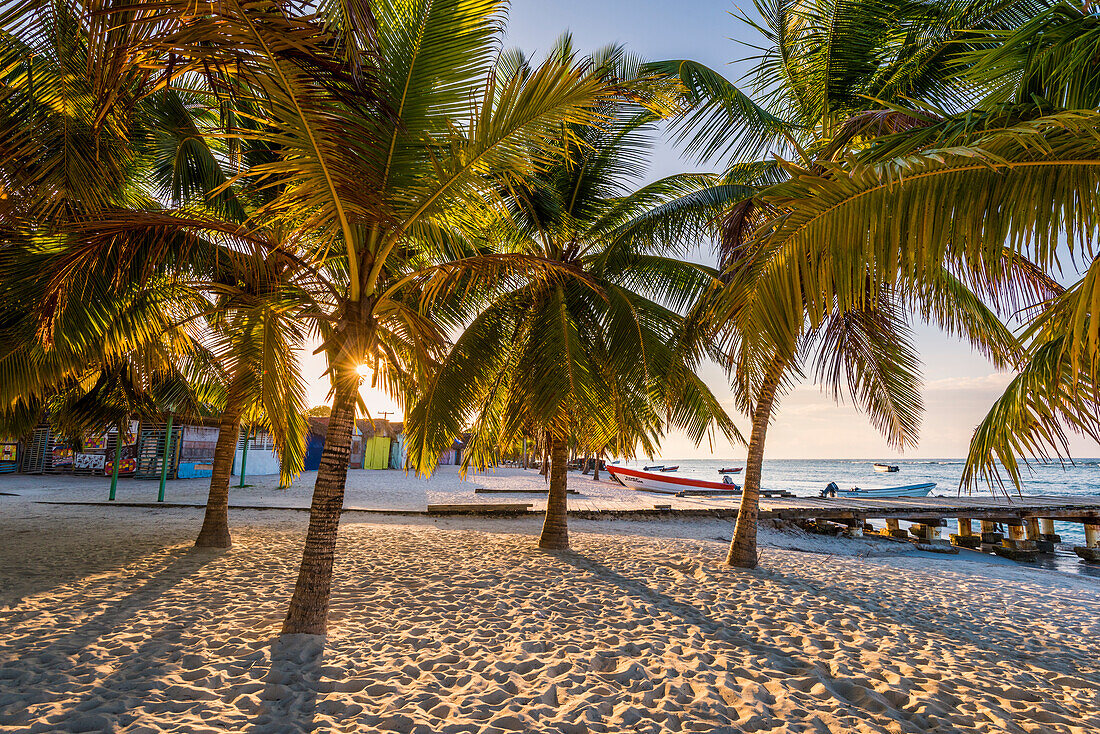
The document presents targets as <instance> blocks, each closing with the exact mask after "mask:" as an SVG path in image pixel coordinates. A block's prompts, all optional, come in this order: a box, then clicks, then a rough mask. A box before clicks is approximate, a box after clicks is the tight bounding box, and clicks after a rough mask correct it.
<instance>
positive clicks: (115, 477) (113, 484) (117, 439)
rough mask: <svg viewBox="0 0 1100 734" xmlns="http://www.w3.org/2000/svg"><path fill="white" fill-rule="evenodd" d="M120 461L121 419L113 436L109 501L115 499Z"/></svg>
mask: <svg viewBox="0 0 1100 734" xmlns="http://www.w3.org/2000/svg"><path fill="white" fill-rule="evenodd" d="M120 461H122V421H119V422H118V434H117V435H116V436H115V464H114V467H112V469H111V496H110V497H108V498H107V499H109V500H110V501H112V502H114V500H115V490H116V489H118V463H119V462H120Z"/></svg>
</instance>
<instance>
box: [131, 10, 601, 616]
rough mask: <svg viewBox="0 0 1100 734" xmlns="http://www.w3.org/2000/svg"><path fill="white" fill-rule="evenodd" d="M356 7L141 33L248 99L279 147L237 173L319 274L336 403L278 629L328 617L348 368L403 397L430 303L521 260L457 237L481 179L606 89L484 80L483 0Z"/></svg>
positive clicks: (348, 421) (562, 73) (352, 381)
mask: <svg viewBox="0 0 1100 734" xmlns="http://www.w3.org/2000/svg"><path fill="white" fill-rule="evenodd" d="M352 5H353V4H351V3H349V4H348V6H347V7H346V8H345V7H344V6H343V5H341V4H337V3H333V4H324V5H323V6H321V8H320V11H319V13H318V14H316V15H311V16H300V15H295V14H293V13H290V12H284V10H285V9H273V8H271V7H270V6H268V5H266V4H262V3H254V2H246V1H241V2H236V1H234V0H231V1H230V2H227V3H225V4H224V5H219V6H216V7H214V8H211V9H208V10H204V13H205V14H204V15H203V16H195V15H194V13H193V7H192V6H191V5H190V4H189V3H186V2H179V3H168V4H164V3H157V4H156V6H155V8H154V7H153V6H150V9H149V12H153V10H155V12H156V15H155V21H154V20H153V19H151V20H150V22H156V23H158V24H160V27H162V28H166V30H165V31H164V32H163V33H161V34H159V35H157V37H156V46H155V47H156V48H157V49H159V51H160V53H161V57H162V58H163V59H165V60H166V61H165V62H163V63H164V65H165V66H167V65H168V61H167V60H170V61H171V63H173V64H175V65H176V69H177V70H189V71H188V73H191V72H194V71H196V70H199V69H204V68H206V67H211V68H218V69H222V70H225V71H226V73H229V74H231V75H232V79H233V82H232V88H231V90H230V91H231V92H232V93H233V94H237V95H239V96H241V97H242V98H244V99H246V100H248V101H249V102H250V103H253V104H256V105H258V106H260V107H262V118H263V124H262V125H261V126H260V129H259V130H257V131H255V132H250V133H249V137H250V138H258V139H262V140H264V141H266V142H267V143H268V144H269V145H270V146H271V147H272V148H273V149H274V150H277V151H278V155H277V156H275V157H273V158H272V159H271V160H269V161H268V162H265V163H262V164H259V165H255V166H252V167H251V168H250V169H249V170H248V171H245V172H244V174H245V175H247V176H254V177H257V178H259V179H261V180H262V181H263V185H277V186H278V187H279V194H278V196H277V197H276V198H275V199H274V200H273V201H272V202H271V203H270V204H268V205H266V206H265V207H264V208H263V211H262V212H260V213H258V214H257V216H258V217H260V216H262V217H266V220H265V221H268V222H270V221H277V222H281V223H284V224H285V226H286V227H287V228H288V231H290V232H293V233H299V234H300V235H301V236H302V237H303V238H307V239H308V240H309V242H310V245H311V247H312V249H311V252H312V253H313V258H312V259H313V264H314V265H315V266H316V267H318V268H319V269H320V267H321V266H324V269H325V271H326V272H329V273H331V274H332V275H331V278H330V280H329V281H328V285H329V286H330V288H329V304H328V305H329V306H330V308H329V309H328V310H327V311H326V312H324V313H323V314H318V315H317V316H318V323H319V328H320V330H321V332H322V336H323V348H324V350H325V352H326V355H327V357H328V362H329V367H330V372H331V375H332V380H333V385H334V390H333V395H334V397H333V405H332V413H331V415H330V422H329V430H328V433H327V436H326V443H325V449H324V452H323V454H322V459H321V466H320V469H319V471H318V475H317V481H316V485H315V488H314V497H313V505H312V507H311V512H310V525H309V530H308V532H307V538H306V543H305V549H304V552H303V558H302V565H301V569H300V572H299V577H298V582H297V584H296V587H295V592H294V595H293V597H292V599H291V604H290V610H289V612H288V615H287V618H286V621H285V622H284V626H283V629H284V631H286V632H308V633H323V632H324V630H325V618H326V615H327V606H328V598H329V590H330V584H331V575H332V564H333V560H334V554H335V545H336V537H337V528H338V523H339V516H340V510H341V507H342V504H343V494H344V481H345V478H346V472H347V457H348V451H349V448H350V442H351V432H352V420H353V417H354V410H355V405H356V403H357V402H358V390H359V380H360V377H359V372H358V368H359V367H360V366H361V365H366V366H368V367H370V368H371V369H372V370H373V372H374V373H375V375H376V377H377V379H378V380H379V381H380V384H381V385H382V386H383V387H384V388H386V389H387V390H389V391H390V392H391V393H393V394H395V395H396V396H398V397H401V396H403V395H404V393H405V392H406V391H408V390H409V389H411V386H412V384H413V383H414V381H415V379H417V378H419V377H421V376H422V375H421V372H422V371H423V370H425V369H428V368H430V366H431V363H432V361H433V355H434V354H437V353H438V352H439V351H440V350H441V349H442V348H443V347H444V346H445V344H446V339H445V336H444V331H443V330H442V329H441V328H440V326H439V324H438V323H437V322H436V321H435V319H434V318H432V317H431V314H430V313H429V311H430V309H429V308H428V304H429V303H430V302H431V301H433V300H434V299H437V298H440V297H442V296H445V295H447V294H448V293H451V292H453V290H454V289H456V288H466V287H477V286H478V285H479V282H478V281H479V279H480V280H484V281H491V280H494V279H497V278H499V277H501V275H502V274H504V275H507V274H509V273H512V272H515V271H516V270H517V269H521V268H527V269H529V268H530V267H532V265H534V261H533V259H532V258H528V257H523V256H515V255H510V256H500V257H479V256H478V255H477V254H476V253H477V251H476V249H471V248H470V247H468V242H469V238H468V237H467V236H466V235H465V234H464V233H469V232H474V233H476V232H478V231H480V224H481V222H480V218H481V217H482V216H483V214H482V213H483V212H486V211H488V210H489V209H491V208H492V207H493V205H494V204H493V201H492V191H493V190H492V188H491V187H489V186H487V185H486V181H487V177H488V176H489V174H493V175H498V174H507V173H509V172H512V173H514V174H516V175H523V174H526V173H528V172H530V171H531V170H533V169H534V168H535V167H536V166H537V165H538V164H539V163H540V156H539V155H538V154H537V153H538V151H539V150H540V147H539V145H538V144H537V143H538V141H539V140H542V139H546V138H547V137H548V136H549V133H550V130H551V128H552V126H554V125H556V124H558V122H559V121H560V120H562V119H564V120H566V121H583V120H584V119H586V116H587V114H588V113H586V112H584V109H585V107H584V106H585V105H586V104H587V103H589V102H591V100H592V99H593V98H594V97H597V96H599V95H601V94H604V93H605V90H604V89H603V88H602V86H601V85H600V83H599V82H598V80H594V79H591V78H589V77H586V76H585V75H584V74H583V73H582V71H581V70H580V69H578V68H575V66H574V65H573V63H572V62H571V61H568V62H562V61H561V60H558V61H555V62H554V63H548V64H546V65H544V66H543V67H542V68H540V69H537V70H535V71H534V72H533V73H532V74H530V75H529V76H526V77H524V78H523V79H513V80H507V81H501V80H498V79H496V78H494V77H492V76H491V75H490V74H489V72H490V70H491V69H492V66H493V63H494V59H495V56H496V43H497V39H498V37H499V34H500V32H501V29H502V22H503V10H504V5H503V3H502V2H499V1H497V0H443V1H442V2H439V1H434V2H427V1H425V2H416V3H413V4H404V5H391V4H382V5H379V6H377V7H375V8H373V11H374V13H373V17H368V15H367V14H365V13H362V12H358V11H356V12H347V13H345V12H343V11H344V10H349V9H350V10H354V8H352ZM138 8H139V10H142V11H143V12H144V9H142V8H141V6H138ZM180 73H182V72H180ZM533 152H534V153H536V155H532V153H533ZM487 197H488V200H487ZM439 318H445V316H439Z"/></svg>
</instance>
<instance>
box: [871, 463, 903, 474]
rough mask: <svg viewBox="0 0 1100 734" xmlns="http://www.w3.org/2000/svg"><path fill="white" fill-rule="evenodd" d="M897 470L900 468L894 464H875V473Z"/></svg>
mask: <svg viewBox="0 0 1100 734" xmlns="http://www.w3.org/2000/svg"><path fill="white" fill-rule="evenodd" d="M897 470H898V467H897V466H895V465H893V464H875V471H884V472H893V471H897Z"/></svg>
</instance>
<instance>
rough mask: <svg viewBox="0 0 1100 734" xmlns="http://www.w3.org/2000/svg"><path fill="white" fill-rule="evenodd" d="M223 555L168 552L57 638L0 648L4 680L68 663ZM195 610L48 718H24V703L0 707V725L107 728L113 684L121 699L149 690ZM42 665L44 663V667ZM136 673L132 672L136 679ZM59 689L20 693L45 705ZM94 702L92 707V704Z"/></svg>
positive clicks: (16, 618) (15, 622)
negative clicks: (137, 579) (18, 706)
mask: <svg viewBox="0 0 1100 734" xmlns="http://www.w3.org/2000/svg"><path fill="white" fill-rule="evenodd" d="M221 555H222V554H221V553H212V552H209V551H195V550H194V549H192V548H181V549H178V550H176V551H172V552H170V553H169V554H168V556H167V557H166V558H165V559H164V561H163V565H162V566H160V567H159V568H156V569H154V570H152V571H151V572H149V573H148V574H147V576H145V577H144V578H143V579H142V580H141V581H140V582H139V583H137V584H136V585H135V586H134V587H133V588H132V589H129V590H128V592H127V593H126V594H124V595H122V596H120V597H119V598H118V599H117V600H110V599H109V597H105V598H104V599H103V603H104V604H105V608H104V609H103V611H101V612H99V613H98V614H95V615H92V616H91V617H90V618H88V619H86V620H83V621H82V622H81V623H79V624H77V625H76V626H73V627H70V628H68V629H67V630H65V631H64V633H63V634H61V635H60V636H57V637H52V638H51V637H49V636H48V635H46V636H44V639H43V640H41V641H42V642H44V644H35V643H37V642H39V641H40V640H39V639H38V638H37V637H33V636H25V637H24V638H23V639H24V640H26V639H28V637H29V638H30V639H33V640H34V641H33V642H32V643H31V644H27V645H22V644H18V642H17V643H16V644H12V645H8V646H6V647H4V648H2V649H0V653H5V654H9V655H11V656H12V658H13V661H12V662H10V663H7V664H5V665H4V669H5V675H6V676H7V677H8V679H17V678H19V677H20V674H22V675H23V676H26V677H28V678H30V679H34V678H38V677H41V676H48V675H49V674H50V673H51V671H52V666H53V665H54V664H55V663H56V661H71V660H74V659H78V658H80V657H81V655H82V654H83V652H84V651H85V650H86V649H90V648H94V647H96V646H97V645H99V644H100V642H101V640H103V639H104V638H105V637H107V636H110V635H112V634H114V633H116V632H118V631H119V629H120V628H123V627H124V626H125V625H126V624H127V622H128V621H129V620H131V619H132V618H133V617H135V616H137V615H139V614H141V613H142V612H143V611H146V610H148V609H149V608H150V607H151V606H152V605H153V604H154V603H155V602H156V601H157V600H158V599H159V598H160V597H162V596H163V595H164V594H165V593H167V592H169V591H170V590H171V589H173V588H175V587H176V586H178V585H179V584H180V583H181V582H182V581H183V580H184V579H186V578H187V577H189V576H191V575H193V574H195V573H196V572H198V571H199V570H200V569H201V568H202V567H203V566H205V565H206V564H207V563H210V562H211V561H214V560H217V559H218V558H219V557H220V556H221ZM68 603H69V598H68V597H66V598H64V599H60V600H55V601H54V604H55V605H57V606H63V605H66V604H68ZM46 611H47V614H48V616H47V619H48V620H49V622H50V624H51V627H52V628H54V629H56V626H55V625H56V620H54V618H53V617H52V614H50V610H46ZM38 614H39V612H38V611H37V610H36V611H32V612H30V613H29V616H28V617H27V618H26V619H23V618H21V617H22V615H20V614H18V613H16V614H12V615H9V617H8V619H7V620H5V621H6V624H7V625H8V626H10V627H19V626H20V625H22V624H24V623H30V624H29V625H28V626H33V623H34V620H35V619H36V617H37V616H38ZM198 615H199V610H194V612H193V613H192V614H191V615H189V616H186V617H183V618H180V617H175V618H173V619H172V620H171V622H170V623H169V624H168V625H167V626H166V627H164V628H163V629H161V630H160V631H159V633H158V635H155V636H151V637H148V638H147V639H146V640H145V641H144V642H142V643H141V644H139V645H137V647H136V648H135V649H133V650H131V651H129V652H128V653H126V654H125V655H124V656H122V657H118V658H116V659H115V661H114V670H113V671H112V672H111V673H110V674H109V675H106V676H105V677H102V678H99V679H97V680H96V682H95V684H94V685H93V686H92V687H91V688H90V689H89V690H88V691H86V692H85V693H83V694H82V695H80V696H79V697H78V698H77V700H76V701H75V703H73V704H71V705H67V706H66V707H65V709H64V710H63V711H60V712H58V713H57V714H54V715H51V716H50V717H48V720H41V719H40V720H38V721H35V722H31V721H28V720H26V716H27V713H28V710H27V709H26V708H25V707H24V708H21V709H20V710H19V711H12V710H9V711H8V712H7V713H4V712H2V711H0V724H6V725H10V724H23V725H26V726H29V727H30V728H28V729H27V731H56V730H57V729H56V728H55V727H57V726H61V725H63V724H65V722H68V721H69V720H70V719H74V718H75V719H79V720H80V721H82V722H83V724H82V725H83V726H86V727H91V728H87V730H89V731H93V730H96V728H97V727H99V725H100V724H102V726H104V727H105V726H107V723H109V719H105V718H103V717H102V716H101V715H100V714H99V713H97V712H98V711H99V710H102V711H103V712H104V713H107V714H109V715H115V714H116V713H117V706H115V703H116V701H117V699H119V698H120V694H119V692H118V691H117V690H116V685H117V684H119V683H120V682H122V683H123V688H124V689H125V693H124V694H121V696H122V697H126V696H132V695H136V694H140V693H142V692H148V691H149V690H152V689H153V688H154V687H155V686H156V683H157V681H158V680H159V679H160V678H161V676H162V674H163V672H164V665H165V662H166V661H167V659H168V657H169V656H170V655H171V654H172V651H173V644H172V638H173V636H174V635H176V634H178V633H179V632H180V631H181V630H183V629H186V628H188V627H190V626H191V625H193V624H195V622H196V620H197V617H198ZM43 666H45V667H43ZM73 672H74V674H75V675H77V676H78V677H79V676H83V675H84V674H85V673H86V671H83V670H82V669H81V667H80V666H79V665H78V666H76V667H75V668H73ZM135 673H136V674H137V675H136V677H135ZM66 696H67V692H66V691H64V690H36V691H34V692H33V693H29V694H28V695H27V696H25V697H24V703H25V704H34V705H36V706H38V705H41V704H46V703H48V702H49V701H50V700H51V699H56V698H57V697H62V698H64V697H66ZM93 702H98V703H95V705H92V704H93ZM135 716H136V715H133V714H123V715H121V716H120V717H119V719H120V723H124V725H125V724H128V723H131V721H125V722H123V720H124V719H131V720H132V719H133V718H135Z"/></svg>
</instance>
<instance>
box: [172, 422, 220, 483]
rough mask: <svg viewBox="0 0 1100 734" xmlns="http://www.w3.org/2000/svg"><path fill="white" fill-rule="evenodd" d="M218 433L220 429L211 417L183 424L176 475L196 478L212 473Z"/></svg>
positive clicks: (182, 477) (183, 477)
mask: <svg viewBox="0 0 1100 734" xmlns="http://www.w3.org/2000/svg"><path fill="white" fill-rule="evenodd" d="M218 433H220V431H219V430H218V426H217V425H216V424H215V422H214V420H213V419H211V420H209V421H202V422H199V421H194V422H189V423H187V424H185V425H184V426H183V434H182V436H181V438H180V446H179V464H178V465H177V467H176V476H178V477H179V478H180V479H198V478H200V477H209V476H210V475H211V474H213V472H214V449H215V448H216V447H217V445H218Z"/></svg>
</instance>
